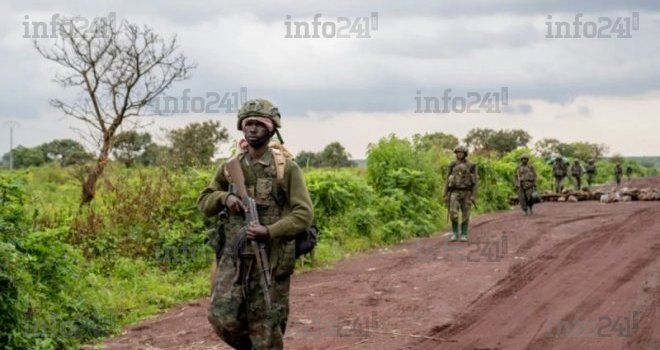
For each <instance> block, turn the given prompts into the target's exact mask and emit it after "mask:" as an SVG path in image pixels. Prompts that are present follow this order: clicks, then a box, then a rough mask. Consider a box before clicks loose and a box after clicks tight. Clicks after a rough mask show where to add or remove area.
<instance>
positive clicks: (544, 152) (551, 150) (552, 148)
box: [534, 138, 561, 159]
mask: <svg viewBox="0 0 660 350" xmlns="http://www.w3.org/2000/svg"><path fill="white" fill-rule="evenodd" d="M560 143H561V142H559V140H557V139H549V138H545V139H543V140H539V141H537V142H536V143H535V144H534V150H535V151H536V153H538V154H539V155H540V156H541V157H543V158H546V159H549V158H550V157H552V156H553V155H556V154H558V153H559V149H558V148H557V146H559V144H560Z"/></svg>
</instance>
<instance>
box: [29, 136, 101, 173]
mask: <svg viewBox="0 0 660 350" xmlns="http://www.w3.org/2000/svg"><path fill="white" fill-rule="evenodd" d="M39 148H40V149H41V150H42V152H43V153H44V155H45V157H46V160H47V161H49V162H53V161H56V162H58V163H59V164H60V165H61V166H68V165H73V164H83V163H85V162H87V161H90V160H92V159H93V158H94V156H93V155H91V154H89V153H87V151H85V147H83V145H81V144H80V143H79V142H78V141H75V140H71V139H63V140H53V141H51V142H47V143H44V144H42V145H41V146H39Z"/></svg>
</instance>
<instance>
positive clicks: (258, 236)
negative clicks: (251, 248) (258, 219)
mask: <svg viewBox="0 0 660 350" xmlns="http://www.w3.org/2000/svg"><path fill="white" fill-rule="evenodd" d="M247 238H249V239H254V240H257V241H261V240H266V239H268V238H270V234H269V233H268V228H267V227H266V226H263V225H259V224H255V223H251V224H250V226H248V229H247Z"/></svg>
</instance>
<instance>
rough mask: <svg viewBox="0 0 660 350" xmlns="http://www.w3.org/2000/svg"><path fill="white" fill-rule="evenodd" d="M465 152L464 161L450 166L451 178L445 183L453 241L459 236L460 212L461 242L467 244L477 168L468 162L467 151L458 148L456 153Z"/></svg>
mask: <svg viewBox="0 0 660 350" xmlns="http://www.w3.org/2000/svg"><path fill="white" fill-rule="evenodd" d="M458 152H463V153H464V154H465V158H464V159H463V160H458V159H457V160H455V161H453V162H451V163H450V164H449V176H448V178H447V182H446V183H445V196H448V201H449V203H448V204H449V216H450V217H451V224H452V232H453V234H452V237H451V239H452V241H455V240H456V239H457V236H458V212H459V211H460V212H461V213H462V220H461V241H463V242H467V234H468V224H469V223H470V204H471V199H473V198H475V197H476V195H477V186H478V179H477V167H476V165H474V164H473V163H471V162H470V161H468V160H467V154H468V152H467V149H466V148H465V147H460V146H459V147H457V148H456V149H455V150H454V153H458Z"/></svg>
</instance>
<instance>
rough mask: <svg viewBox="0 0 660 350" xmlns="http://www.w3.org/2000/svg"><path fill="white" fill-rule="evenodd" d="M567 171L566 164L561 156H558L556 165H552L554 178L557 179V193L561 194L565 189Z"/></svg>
mask: <svg viewBox="0 0 660 350" xmlns="http://www.w3.org/2000/svg"><path fill="white" fill-rule="evenodd" d="M566 173H567V169H566V163H564V160H563V159H562V157H561V156H557V158H556V159H555V162H554V164H553V165H552V176H554V177H555V192H556V193H561V191H562V190H563V189H564V178H565V177H566Z"/></svg>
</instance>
